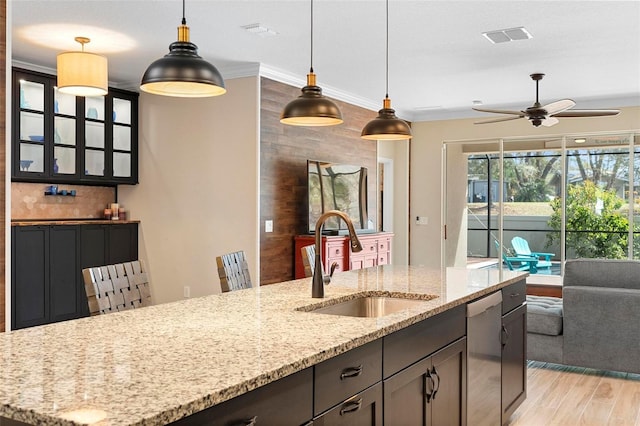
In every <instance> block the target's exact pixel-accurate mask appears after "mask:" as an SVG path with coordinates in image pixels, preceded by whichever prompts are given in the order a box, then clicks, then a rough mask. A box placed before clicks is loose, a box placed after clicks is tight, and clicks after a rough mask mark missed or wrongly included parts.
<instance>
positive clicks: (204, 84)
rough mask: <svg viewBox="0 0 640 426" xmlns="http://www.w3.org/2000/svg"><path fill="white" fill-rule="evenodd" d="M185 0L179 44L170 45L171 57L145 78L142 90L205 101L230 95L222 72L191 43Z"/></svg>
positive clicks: (151, 67) (158, 62) (150, 69)
mask: <svg viewBox="0 0 640 426" xmlns="http://www.w3.org/2000/svg"><path fill="white" fill-rule="evenodd" d="M184 2H185V0H182V24H181V25H180V26H179V27H178V41H175V42H173V43H171V45H169V53H167V54H166V55H165V56H164V57H162V58H160V59H158V60H156V61H155V62H153V63H152V64H151V65H149V67H148V68H147V70H146V71H145V73H144V75H143V76H142V84H141V86H140V89H141V90H143V91H145V92H147V93H153V94H156V95H163V96H175V97H181V98H203V97H208V96H219V95H223V94H224V93H226V91H227V89H225V87H224V80H223V79H222V75H220V72H219V71H218V70H217V69H216V67H214V66H213V65H212V64H210V63H209V62H207V61H205V60H204V59H202V57H200V56H199V55H198V46H196V45H195V44H193V43H191V42H190V41H189V27H188V26H187V20H186V19H185V14H184Z"/></svg>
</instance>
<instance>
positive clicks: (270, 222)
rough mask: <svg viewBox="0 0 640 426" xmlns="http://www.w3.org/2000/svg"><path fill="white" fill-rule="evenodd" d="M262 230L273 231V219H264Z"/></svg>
mask: <svg viewBox="0 0 640 426" xmlns="http://www.w3.org/2000/svg"><path fill="white" fill-rule="evenodd" d="M264 232H273V220H265V221H264Z"/></svg>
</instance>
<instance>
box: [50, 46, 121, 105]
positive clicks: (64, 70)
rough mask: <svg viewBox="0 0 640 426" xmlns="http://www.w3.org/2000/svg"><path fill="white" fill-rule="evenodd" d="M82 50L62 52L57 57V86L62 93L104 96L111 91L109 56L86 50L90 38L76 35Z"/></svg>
mask: <svg viewBox="0 0 640 426" xmlns="http://www.w3.org/2000/svg"><path fill="white" fill-rule="evenodd" d="M75 40H76V41H77V42H78V43H80V44H82V51H73V52H62V53H60V54H58V56H57V58H56V63H57V86H58V90H59V91H60V92H62V93H68V94H70V95H75V96H104V95H106V94H107V93H108V91H109V88H108V86H109V83H108V68H109V67H108V63H107V58H106V57H104V56H102V55H98V54H95V53H89V52H85V51H84V44H85V43H88V42H89V41H90V40H89V39H88V38H86V37H76V39H75Z"/></svg>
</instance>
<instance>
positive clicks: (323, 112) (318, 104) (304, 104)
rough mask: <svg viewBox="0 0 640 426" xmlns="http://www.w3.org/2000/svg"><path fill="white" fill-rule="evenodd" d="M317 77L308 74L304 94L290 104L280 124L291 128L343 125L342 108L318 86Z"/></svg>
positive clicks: (285, 109)
mask: <svg viewBox="0 0 640 426" xmlns="http://www.w3.org/2000/svg"><path fill="white" fill-rule="evenodd" d="M315 82H316V75H315V74H314V73H312V72H310V73H309V74H307V85H306V86H304V87H303V88H302V94H301V95H300V96H298V97H297V98H296V99H294V100H292V101H291V102H289V103H288V104H287V105H286V106H285V107H284V109H283V110H282V113H281V114H280V122H281V123H282V124H288V125H290V126H335V125H336V124H340V123H342V122H343V121H344V120H343V119H342V113H341V112H340V108H338V105H336V104H335V103H334V102H333V101H332V100H331V99H329V98H327V97H325V96H324V95H323V94H322V88H321V87H320V86H316V84H315Z"/></svg>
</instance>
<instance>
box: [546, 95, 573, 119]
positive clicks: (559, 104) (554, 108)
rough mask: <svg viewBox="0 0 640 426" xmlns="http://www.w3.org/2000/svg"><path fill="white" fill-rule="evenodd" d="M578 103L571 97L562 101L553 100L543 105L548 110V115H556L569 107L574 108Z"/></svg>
mask: <svg viewBox="0 0 640 426" xmlns="http://www.w3.org/2000/svg"><path fill="white" fill-rule="evenodd" d="M575 105H576V103H575V102H573V101H572V100H571V99H563V100H561V101H556V102H551V103H550V104H547V105H545V106H543V107H542V109H544V110H546V111H547V115H555V114H557V113H559V112H562V111H566V110H568V109H569V108H573V107H574V106H575Z"/></svg>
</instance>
